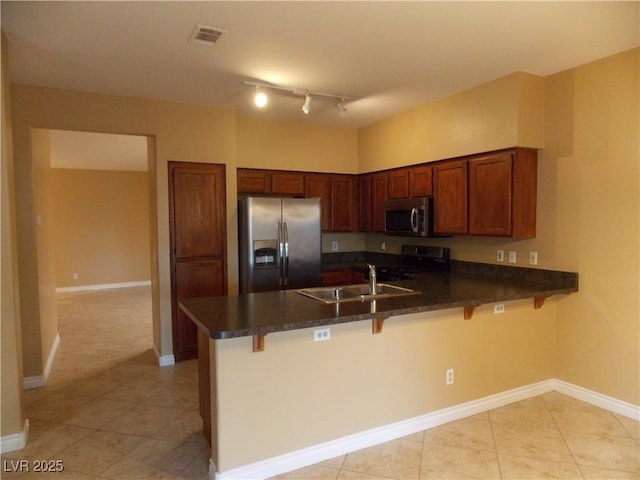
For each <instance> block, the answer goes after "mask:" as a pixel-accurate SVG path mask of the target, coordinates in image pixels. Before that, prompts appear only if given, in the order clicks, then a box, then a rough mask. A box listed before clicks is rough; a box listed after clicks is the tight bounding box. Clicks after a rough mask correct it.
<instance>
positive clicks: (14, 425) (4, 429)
mask: <svg viewBox="0 0 640 480" xmlns="http://www.w3.org/2000/svg"><path fill="white" fill-rule="evenodd" d="M1 49H2V55H1V60H2V67H1V68H2V72H1V76H0V90H1V93H2V102H0V106H1V108H2V111H1V112H0V113H1V115H2V117H1V120H2V130H1V135H0V141H1V143H2V151H1V159H0V160H1V164H0V222H1V223H0V228H1V229H2V230H1V232H2V233H1V234H0V315H1V316H2V318H1V321H2V324H1V325H0V329H1V331H2V338H1V340H2V344H1V346H2V349H1V350H0V352H1V355H2V356H1V358H0V363H1V368H2V373H1V375H0V382H1V384H0V408H1V409H0V419H1V420H2V422H1V423H0V436H2V437H6V436H8V435H14V434H17V433H20V432H22V428H23V424H24V406H23V402H22V385H23V373H22V335H21V326H20V302H19V298H18V262H17V255H16V225H15V220H16V218H15V204H14V199H13V198H14V197H13V196H14V191H13V189H14V182H13V180H14V178H13V176H14V171H13V147H12V143H11V140H12V126H11V90H10V85H9V59H8V55H7V40H6V37H5V35H4V33H3V34H2V45H1Z"/></svg>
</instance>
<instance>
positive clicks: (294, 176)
mask: <svg viewBox="0 0 640 480" xmlns="http://www.w3.org/2000/svg"><path fill="white" fill-rule="evenodd" d="M271 193H273V194H276V195H295V196H298V195H299V196H303V195H304V173H298V172H272V173H271Z"/></svg>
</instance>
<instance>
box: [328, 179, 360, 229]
mask: <svg viewBox="0 0 640 480" xmlns="http://www.w3.org/2000/svg"><path fill="white" fill-rule="evenodd" d="M356 190H357V188H356V177H355V176H353V175H333V177H332V188H331V197H332V202H331V203H332V225H331V229H332V230H333V231H334V232H353V231H355V230H356V229H357V225H358V222H357V208H356V203H357V196H356V193H357V192H356Z"/></svg>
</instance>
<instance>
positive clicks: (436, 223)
mask: <svg viewBox="0 0 640 480" xmlns="http://www.w3.org/2000/svg"><path fill="white" fill-rule="evenodd" d="M433 230H434V233H438V234H447V235H455V234H459V235H464V234H466V233H467V231H468V229H467V162H466V160H462V161H447V162H443V163H439V164H437V165H434V167H433Z"/></svg>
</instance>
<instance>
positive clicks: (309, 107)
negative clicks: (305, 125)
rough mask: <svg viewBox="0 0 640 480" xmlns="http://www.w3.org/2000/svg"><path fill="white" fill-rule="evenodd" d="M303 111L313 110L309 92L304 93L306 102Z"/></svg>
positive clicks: (306, 112)
mask: <svg viewBox="0 0 640 480" xmlns="http://www.w3.org/2000/svg"><path fill="white" fill-rule="evenodd" d="M302 111H303V112H304V113H305V114H308V113H309V112H310V111H311V95H309V92H307V93H305V94H304V104H303V105H302Z"/></svg>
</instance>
